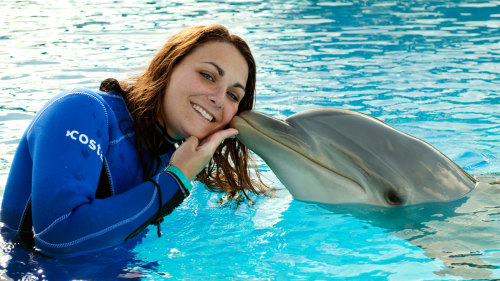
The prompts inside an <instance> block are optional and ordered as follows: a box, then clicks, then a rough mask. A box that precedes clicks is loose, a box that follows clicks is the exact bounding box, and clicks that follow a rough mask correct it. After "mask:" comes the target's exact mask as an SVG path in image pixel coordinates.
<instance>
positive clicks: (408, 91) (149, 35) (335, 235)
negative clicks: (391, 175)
mask: <svg viewBox="0 0 500 281" xmlns="http://www.w3.org/2000/svg"><path fill="white" fill-rule="evenodd" d="M207 23H219V24H223V25H225V26H227V27H228V28H229V29H230V30H231V31H232V32H233V33H236V34H238V35H240V36H242V37H243V38H245V39H246V40H247V41H248V43H249V44H250V46H251V48H252V50H253V52H254V56H255V58H256V61H257V65H258V77H257V78H258V85H257V95H258V97H257V104H256V109H257V110H259V111H261V112H264V113H266V114H269V115H272V116H275V117H277V118H285V117H287V116H289V115H291V114H294V113H296V112H300V111H303V110H306V109H311V108H318V107H342V108H346V109H351V110H356V111H360V112H363V113H367V114H370V115H372V116H375V117H377V118H379V119H381V120H383V121H385V122H387V123H388V124H389V125H391V126H393V127H395V128H397V129H399V130H402V131H404V132H406V133H409V134H412V135H414V136H416V137H419V138H421V139H424V140H425V141H427V142H429V143H430V144H432V145H433V146H435V147H436V148H438V149H439V150H440V151H441V152H443V153H444V154H446V155H447V156H449V157H450V158H451V159H452V160H454V161H455V162H456V163H457V164H458V165H460V166H461V167H463V168H464V169H465V170H466V171H467V172H469V173H471V174H473V175H475V176H477V177H479V178H480V179H481V182H484V184H482V185H480V186H478V188H477V189H476V190H474V191H473V192H472V193H471V194H470V196H469V197H467V198H463V199H461V200H457V201H456V202H451V203H440V204H427V205H421V206H415V207H408V208H402V209H401V208H398V209H381V208H375V207H370V206H362V205H356V206H320V205H317V204H312V203H306V202H300V201H297V200H293V198H292V197H291V196H290V194H289V193H288V192H287V191H286V189H284V188H283V185H281V183H280V182H279V181H278V180H277V179H276V177H275V176H274V175H273V174H272V172H271V171H270V170H269V168H267V166H266V165H265V163H264V162H263V161H262V160H258V164H259V167H260V168H261V170H262V171H263V174H264V176H265V180H266V181H267V182H268V183H271V184H273V185H275V186H277V187H280V188H282V190H280V191H279V192H278V193H277V194H276V196H274V197H272V198H256V202H255V204H254V205H248V204H242V205H240V206H220V205H219V204H217V199H218V196H217V195H216V194H213V193H210V192H208V191H207V190H205V188H204V187H203V186H202V185H201V184H197V185H195V188H194V190H193V194H192V195H191V196H190V197H189V198H188V199H187V200H186V201H185V202H184V203H183V204H182V205H181V206H180V207H179V208H178V209H176V210H175V211H174V212H173V213H172V214H171V215H170V216H168V217H166V219H165V221H164V222H163V223H162V229H163V233H164V235H163V237H162V238H160V239H159V238H157V237H156V231H155V230H153V229H151V230H150V231H149V232H148V233H147V234H146V235H145V236H144V237H143V238H142V239H141V240H139V241H133V242H128V243H125V244H123V245H120V246H118V247H115V248H113V249H109V250H108V251H103V252H101V253H97V254H93V255H88V256H83V257H78V258H73V259H50V258H45V257H42V256H39V255H35V254H32V253H30V252H27V251H25V250H22V249H16V248H13V247H12V245H11V244H10V243H8V242H5V241H1V240H0V244H1V246H2V252H1V253H0V279H9V278H11V279H15V280H19V279H22V280H69V279H78V280H116V279H127V280H130V279H132V280H153V279H154V280H161V279H171V280H178V279H181V280H332V279H335V278H337V279H342V280H344V279H345V280H462V279H500V183H498V182H500V175H499V174H498V173H499V172H500V63H499V62H500V3H499V2H498V1H493V0H490V1H488V0H485V1H479V0H478V1H430V0H427V1H426V0H416V1H388V0H381V1H361V0H360V1H286V0H270V1H237V0H233V1H210V0H205V1H192V0H191V1H129V0H117V1H113V2H109V1H102V0H101V1H71V0H59V1H51V0H47V1H13V0H6V1H2V9H1V10H0V26H1V27H2V28H1V29H0V61H1V63H0V190H3V189H4V187H5V181H6V178H7V175H8V171H9V168H10V165H11V163H12V158H13V155H14V152H15V149H16V147H17V143H18V141H19V139H20V137H21V135H22V133H23V132H24V130H25V128H26V126H27V125H28V124H29V122H30V120H31V119H32V118H33V116H34V114H35V113H36V112H37V111H38V110H39V109H40V108H41V107H42V105H43V104H44V103H45V102H46V101H47V100H49V99H50V98H51V97H52V96H53V95H55V94H57V93H59V92H60V91H62V90H65V89H68V88H73V87H78V86H83V87H89V88H93V89H96V88H98V86H99V83H100V81H101V80H103V79H104V78H108V77H115V78H119V79H122V78H126V77H130V76H133V75H135V74H137V73H138V72H139V71H140V70H141V69H142V68H143V67H144V66H145V65H146V64H147V63H148V62H149V60H150V59H151V58H152V53H153V52H154V51H155V50H156V49H158V48H159V47H160V46H161V45H162V44H163V43H164V42H165V40H166V39H167V38H169V37H170V36H171V35H173V34H174V33H175V32H176V31H178V30H179V29H181V28H183V27H186V26H190V25H198V24H207ZM490 183H495V184H490Z"/></svg>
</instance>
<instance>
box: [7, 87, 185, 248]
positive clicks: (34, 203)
mask: <svg viewBox="0 0 500 281" xmlns="http://www.w3.org/2000/svg"><path fill="white" fill-rule="evenodd" d="M170 146H171V148H170V149H169V151H168V152H167V153H165V154H164V155H161V156H160V157H161V160H162V167H160V169H159V171H162V170H163V169H164V168H165V166H166V165H167V163H168V161H169V159H170V156H171V155H172V153H173V150H174V146H173V144H172V145H170ZM146 157H149V159H152V156H151V155H146ZM190 187H191V183H190V182H189V180H188V179H187V178H186V177H185V176H184V175H183V174H182V172H181V171H179V170H177V169H176V168H175V167H168V168H167V169H165V170H163V171H162V172H160V173H158V174H156V175H153V176H152V177H151V180H144V176H143V167H142V164H141V161H139V159H138V155H137V150H136V146H135V136H134V132H133V129H132V119H131V117H130V114H129V112H128V110H127V107H126V105H125V102H124V100H123V98H122V97H121V95H120V94H119V93H117V92H109V93H107V92H93V91H90V90H88V89H74V90H72V91H67V92H64V93H62V94H60V95H58V96H56V97H55V98H53V99H52V100H51V101H50V102H49V103H47V105H45V106H44V107H43V108H42V110H41V111H40V112H39V113H38V114H37V115H36V117H35V118H34V120H33V121H32V122H31V124H30V125H29V127H28V128H27V130H26V132H25V133H24V135H23V137H22V139H21V141H20V143H19V147H18V149H17V151H16V154H15V156H14V161H13V163H12V167H11V170H10V174H9V177H8V180H7V184H6V187H5V193H4V197H3V202H2V209H1V215H2V217H1V220H2V222H3V223H4V229H3V233H4V234H5V233H7V234H9V232H10V235H11V236H16V237H17V238H21V240H24V241H26V240H30V239H31V241H33V238H34V244H35V245H36V248H38V249H39V250H40V251H41V252H42V253H44V254H46V255H49V256H73V255H79V254H83V253H88V252H91V251H95V250H99V249H104V248H107V247H110V246H114V245H116V244H118V243H121V242H122V241H125V240H127V239H129V238H131V237H133V236H135V235H137V234H138V233H140V232H141V231H142V230H143V229H144V228H146V227H147V226H148V225H149V224H151V223H153V221H156V220H157V219H160V218H162V217H163V216H165V215H167V214H168V213H170V212H171V211H172V210H173V209H174V208H175V207H176V206H178V205H179V204H180V203H181V202H182V201H183V200H184V198H186V197H187V196H188V195H189V189H190ZM160 200H161V206H160ZM6 229H7V232H6V231H5V230H6Z"/></svg>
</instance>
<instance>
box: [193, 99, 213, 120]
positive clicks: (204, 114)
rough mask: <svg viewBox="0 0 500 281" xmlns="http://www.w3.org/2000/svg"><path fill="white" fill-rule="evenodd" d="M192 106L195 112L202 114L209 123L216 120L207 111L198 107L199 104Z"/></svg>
mask: <svg viewBox="0 0 500 281" xmlns="http://www.w3.org/2000/svg"><path fill="white" fill-rule="evenodd" d="M191 106H192V107H193V109H194V110H196V111H198V113H200V115H201V116H203V117H204V118H205V119H207V120H208V121H209V122H212V120H214V117H213V116H212V115H211V114H210V113H208V112H207V111H206V110H205V109H203V108H202V107H201V106H199V105H197V104H194V103H193V104H191Z"/></svg>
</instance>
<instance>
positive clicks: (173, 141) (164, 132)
mask: <svg viewBox="0 0 500 281" xmlns="http://www.w3.org/2000/svg"><path fill="white" fill-rule="evenodd" d="M156 129H157V130H158V131H159V132H160V134H161V135H162V137H163V139H164V140H165V141H167V142H168V143H169V144H177V143H180V142H182V141H183V139H180V140H176V139H173V138H172V137H170V136H169V135H168V134H167V130H166V129H165V128H164V127H162V126H160V123H158V122H156Z"/></svg>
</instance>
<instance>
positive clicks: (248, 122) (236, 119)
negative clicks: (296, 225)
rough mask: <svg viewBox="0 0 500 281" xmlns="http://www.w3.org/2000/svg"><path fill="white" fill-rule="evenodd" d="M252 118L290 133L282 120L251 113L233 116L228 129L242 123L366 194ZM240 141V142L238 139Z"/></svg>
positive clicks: (356, 182)
mask: <svg viewBox="0 0 500 281" xmlns="http://www.w3.org/2000/svg"><path fill="white" fill-rule="evenodd" d="M247 114H248V115H250V118H248V119H247V118H245V116H246V115H247ZM252 116H256V117H258V118H262V119H264V118H265V119H269V120H272V122H274V123H273V125H275V126H274V127H277V128H278V130H281V131H284V132H286V131H290V129H293V127H292V126H290V124H288V123H287V122H286V121H283V120H280V119H277V118H274V117H270V116H267V115H263V114H259V113H253V112H250V111H248V112H242V113H240V115H239V116H235V117H234V118H233V120H232V121H231V123H230V127H233V128H236V129H238V127H239V126H241V125H242V124H241V122H244V123H245V124H246V125H247V126H249V127H251V129H253V130H254V131H256V132H258V133H259V134H261V135H263V136H264V137H266V138H268V139H270V140H271V141H273V142H275V143H278V144H280V145H282V146H284V147H286V148H287V149H289V150H290V151H293V152H294V153H297V154H299V155H300V156H302V157H303V158H305V159H307V160H309V161H310V162H312V163H314V164H316V165H318V166H320V167H322V168H324V169H326V170H328V171H330V172H332V173H334V174H336V175H338V176H340V177H342V178H344V179H346V180H348V181H351V182H352V183H353V184H354V185H355V186H358V187H359V188H360V189H361V190H362V191H363V193H367V190H366V189H365V188H364V187H363V185H361V184H360V183H359V182H358V181H356V180H355V179H353V178H351V177H349V176H346V175H344V174H342V173H340V172H338V171H336V170H334V169H332V168H331V167H329V166H327V165H325V164H324V163H322V162H320V161H318V160H316V159H313V158H311V156H310V155H308V154H307V153H305V152H304V151H302V150H300V149H297V148H295V147H293V146H292V145H290V144H288V143H285V142H283V141H282V140H280V139H279V138H278V137H277V136H276V137H273V136H272V135H271V134H269V133H267V132H266V130H263V129H261V128H260V126H258V125H257V124H258V123H257V122H252V119H251V117H252ZM236 137H237V138H238V139H240V137H239V135H237V136H236ZM240 141H242V140H241V139H240Z"/></svg>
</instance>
